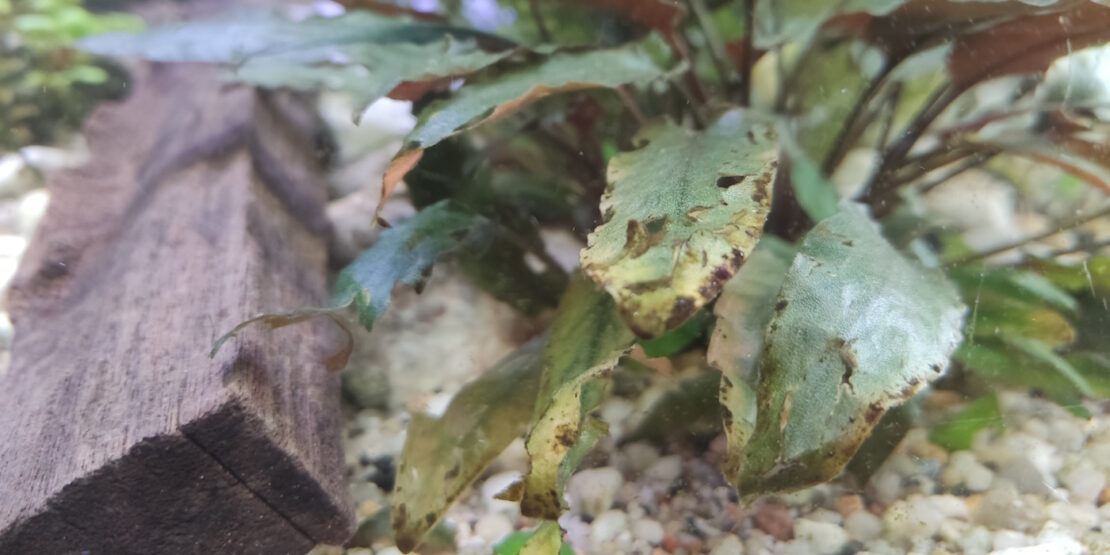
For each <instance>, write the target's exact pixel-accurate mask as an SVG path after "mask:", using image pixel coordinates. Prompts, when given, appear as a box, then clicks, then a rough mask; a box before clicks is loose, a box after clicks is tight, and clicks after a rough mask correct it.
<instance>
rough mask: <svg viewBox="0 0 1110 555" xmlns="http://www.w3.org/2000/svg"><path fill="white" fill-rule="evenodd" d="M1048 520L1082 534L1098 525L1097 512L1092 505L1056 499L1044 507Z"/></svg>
mask: <svg viewBox="0 0 1110 555" xmlns="http://www.w3.org/2000/svg"><path fill="white" fill-rule="evenodd" d="M1045 514H1046V515H1047V516H1048V518H1049V519H1050V521H1055V522H1057V523H1059V524H1060V525H1062V526H1064V527H1065V528H1067V529H1069V530H1071V531H1072V532H1074V533H1075V534H1082V533H1083V532H1086V531H1087V530H1090V529H1091V528H1094V527H1095V526H1097V525H1098V521H1099V513H1098V509H1096V508H1095V507H1094V506H1092V505H1086V504H1083V505H1080V504H1075V503H1068V502H1061V501H1057V502H1055V503H1050V504H1049V505H1048V507H1046V508H1045Z"/></svg>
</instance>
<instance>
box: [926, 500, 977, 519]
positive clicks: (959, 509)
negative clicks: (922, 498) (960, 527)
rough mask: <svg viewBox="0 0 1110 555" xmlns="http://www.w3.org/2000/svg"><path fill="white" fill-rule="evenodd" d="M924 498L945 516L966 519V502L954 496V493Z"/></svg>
mask: <svg viewBox="0 0 1110 555" xmlns="http://www.w3.org/2000/svg"><path fill="white" fill-rule="evenodd" d="M926 499H927V500H928V502H929V503H931V504H932V505H933V507H934V508H935V509H936V510H937V511H938V512H939V513H940V514H941V515H942V516H944V517H945V518H958V519H962V520H967V519H968V518H969V516H970V512H969V511H968V509H967V503H966V502H965V501H964V499H963V498H961V497H956V496H955V495H930V496H929V497H928V498H926Z"/></svg>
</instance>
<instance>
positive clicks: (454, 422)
mask: <svg viewBox="0 0 1110 555" xmlns="http://www.w3.org/2000/svg"><path fill="white" fill-rule="evenodd" d="M545 345H546V342H545V341H544V340H543V339H542V338H540V339H534V340H532V341H531V342H529V343H528V344H526V345H524V346H522V347H520V348H519V349H517V350H516V351H514V352H513V353H511V354H510V355H509V356H507V357H506V358H505V359H504V360H502V361H501V362H499V363H498V364H497V365H496V366H494V367H493V368H491V369H489V370H487V371H486V372H485V373H484V374H482V376H481V377H479V378H478V379H477V380H475V381H473V382H471V383H469V384H467V385H466V386H464V387H463V388H462V390H460V391H459V392H458V394H456V395H455V397H454V399H452V400H451V404H450V405H449V406H448V407H447V411H446V412H444V413H443V415H442V416H440V417H439V418H432V417H429V416H427V415H424V414H414V415H413V417H412V422H411V423H410V424H409V427H408V431H407V433H406V435H405V446H404V449H403V450H402V451H401V458H400V464H399V467H398V470H397V485H396V487H395V488H394V490H393V497H392V500H391V504H392V513H393V529H394V531H395V534H396V538H397V546H398V547H399V548H400V549H401V550H402V551H404V552H405V553H408V552H409V551H411V550H412V549H413V548H414V547H416V545H417V544H419V543H420V541H421V538H423V537H424V534H425V533H427V532H428V530H431V529H432V527H433V526H435V524H436V522H438V521H439V519H440V518H442V517H443V514H444V513H445V512H446V511H447V508H448V507H449V506H450V505H451V503H453V502H454V501H455V499H457V498H458V496H459V494H460V493H462V492H463V490H464V489H465V488H466V487H467V486H469V485H470V483H471V482H472V481H474V479H475V478H476V477H477V476H478V474H480V473H481V472H482V470H483V469H485V467H486V466H487V465H489V463H490V462H492V461H493V459H494V458H496V457H497V455H498V454H499V453H501V451H503V450H504V449H505V447H507V446H508V445H509V443H511V442H512V441H513V440H514V439H516V438H518V437H520V436H521V435H523V434H524V432H525V431H526V424H527V422H528V418H529V417H530V416H531V414H532V411H533V408H534V405H535V401H536V391H537V389H538V387H539V380H540V373H541V371H542V369H543V362H544V359H543V357H542V354H543V349H544V347H545Z"/></svg>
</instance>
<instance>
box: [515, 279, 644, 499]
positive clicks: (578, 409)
mask: <svg viewBox="0 0 1110 555" xmlns="http://www.w3.org/2000/svg"><path fill="white" fill-rule="evenodd" d="M549 333H550V339H549V341H548V344H547V347H546V349H545V350H544V354H543V357H544V369H543V378H542V379H541V382H540V392H539V395H538V396H537V399H538V402H537V404H536V409H537V410H536V412H535V413H534V416H533V419H532V429H531V432H529V435H528V440H527V441H526V442H525V447H526V448H527V450H528V455H529V457H530V460H531V465H530V468H529V470H528V474H527V475H526V476H525V477H524V497H523V499H522V500H521V512H523V513H524V514H525V515H527V516H532V517H539V518H546V519H551V520H554V519H557V518H559V515H560V513H562V511H563V509H564V501H563V486H564V485H565V471H561V468H563V465H564V459H566V458H567V457H568V456H569V455H570V454H571V452H572V450H573V449H574V448H575V446H576V445H577V444H578V443H579V441H581V436H582V435H583V430H582V425H583V424H582V418H583V406H584V405H585V402H584V401H583V398H584V397H585V395H584V390H585V391H586V392H588V391H589V388H587V387H586V386H587V385H588V383H589V382H590V381H592V380H595V379H597V378H599V377H602V376H604V375H606V374H607V373H608V372H610V371H611V370H612V369H613V366H614V365H616V363H617V359H619V358H620V356H621V355H622V354H624V353H625V352H627V351H628V349H629V348H631V346H632V344H633V342H634V341H635V337H634V336H633V335H632V332H631V331H629V330H628V328H627V327H625V326H624V324H623V323H622V322H621V320H620V315H619V314H618V313H617V310H616V306H615V304H614V303H613V300H612V298H610V297H609V295H606V294H605V292H603V291H598V290H596V289H595V288H594V284H593V283H592V282H591V281H590V280H588V279H586V278H585V277H584V276H581V275H577V276H575V278H574V279H572V281H571V284H570V287H569V288H568V289H567V292H566V293H565V294H564V295H563V299H562V302H561V303H560V305H559V312H558V314H557V315H556V317H555V322H554V323H553V324H552V325H551V331H550V332H549ZM587 408H589V407H587ZM561 475H562V476H563V479H561V478H560V476H561Z"/></svg>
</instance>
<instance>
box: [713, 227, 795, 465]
mask: <svg viewBox="0 0 1110 555" xmlns="http://www.w3.org/2000/svg"><path fill="white" fill-rule="evenodd" d="M793 259H794V248H793V247H792V246H791V245H790V244H788V243H786V242H785V241H782V240H781V239H778V238H776V237H773V236H768V237H764V238H763V239H762V240H761V241H760V242H759V245H758V246H757V247H756V248H755V252H753V253H752V255H751V257H750V258H749V259H748V261H747V263H745V264H744V267H743V268H740V271H739V272H737V274H736V277H734V278H733V279H732V281H729V282H728V284H727V285H725V288H724V291H722V292H721V298H720V299H719V300H718V301H717V305H716V306H715V307H714V309H713V312H714V314H716V315H717V326H716V327H715V328H713V337H712V338H711V339H710V340H709V350H708V351H707V352H706V357H707V358H708V360H709V364H711V365H712V366H713V367H715V368H717V369H718V370H720V371H721V383H720V393H719V401H720V404H721V416H722V419H723V421H724V428H725V437H726V438H727V439H728V451H727V456H726V459H725V463H724V465H723V468H722V469H721V470H722V471H723V472H724V475H725V477H726V478H727V479H729V480H730V481H732V482H733V483H737V479H738V478H739V476H738V475H737V472H738V471H739V469H740V462H741V460H742V456H743V454H744V447H745V446H746V445H747V443H748V440H749V439H750V438H751V436H752V432H753V431H754V430H755V422H756V395H755V389H756V384H757V383H758V382H759V374H758V372H757V369H756V361H757V360H758V359H759V353H760V351H761V350H762V348H763V336H764V333H765V330H766V329H767V324H768V322H770V321H771V316H773V315H774V308H775V302H776V300H777V298H778V294H779V289H780V288H781V287H782V279H783V276H784V275H785V274H786V271H787V269H789V268H790V262H791V261H792V260H793Z"/></svg>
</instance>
